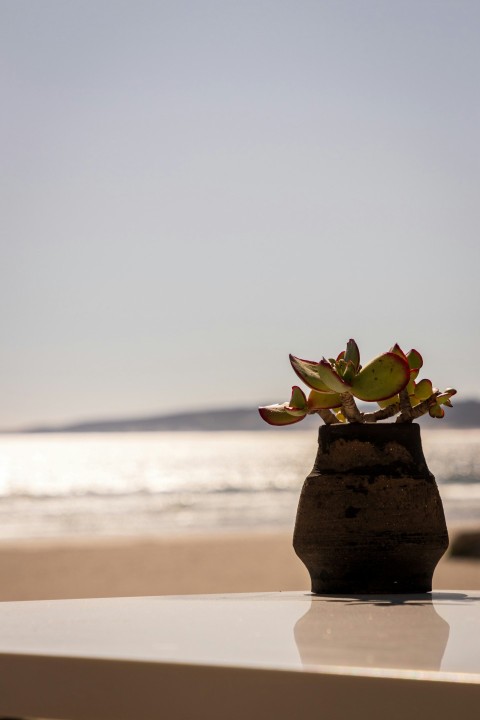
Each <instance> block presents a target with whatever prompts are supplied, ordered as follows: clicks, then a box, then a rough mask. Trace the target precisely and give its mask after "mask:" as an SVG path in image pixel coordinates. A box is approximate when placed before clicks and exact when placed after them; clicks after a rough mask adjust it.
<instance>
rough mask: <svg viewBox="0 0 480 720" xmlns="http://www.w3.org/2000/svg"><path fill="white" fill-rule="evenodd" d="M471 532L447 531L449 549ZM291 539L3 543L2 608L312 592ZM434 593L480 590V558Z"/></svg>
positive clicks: (447, 560) (438, 578)
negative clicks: (5, 604) (25, 603)
mask: <svg viewBox="0 0 480 720" xmlns="http://www.w3.org/2000/svg"><path fill="white" fill-rule="evenodd" d="M465 529H466V528H464V527H463V526H462V527H461V528H455V529H452V528H450V529H449V530H450V539H451V544H452V542H453V540H454V538H455V537H457V536H458V532H459V531H460V530H465ZM471 529H472V526H470V530H471ZM475 529H476V530H477V531H479V528H478V524H477V525H476V526H475ZM479 532H480V531H479ZM291 536H292V533H291V531H290V530H283V529H282V530H278V529H276V530H275V529H274V530H272V529H271V528H261V529H258V528H256V529H255V530H251V531H245V530H241V531H239V530H233V529H232V530H230V529H227V530H226V531H225V532H224V531H214V532H208V533H203V532H202V533H193V532H192V533H183V532H178V533H175V534H168V535H167V534H161V535H146V536H141V537H139V536H104V537H103V536H69V537H63V538H58V537H55V538H39V539H28V538H24V539H5V540H0V578H1V582H0V601H9V600H48V599H66V598H87V597H116V596H118V597H120V596H130V597H133V596H142V595H143V596H149V595H187V594H209V593H232V592H272V591H287V590H305V591H306V592H309V590H310V580H309V577H308V573H307V571H306V569H305V568H304V566H303V564H302V563H301V561H300V560H299V559H298V558H297V556H296V555H295V552H294V550H293V548H292V537H291ZM433 587H434V589H436V590H439V589H443V590H451V589H461V590H480V559H470V558H468V559H467V558H457V557H455V558H454V557H451V556H450V555H448V554H447V555H446V556H444V557H443V558H442V559H441V561H440V563H439V565H438V566H437V569H436V571H435V575H434V579H433Z"/></svg>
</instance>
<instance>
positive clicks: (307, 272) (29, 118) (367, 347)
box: [0, 0, 480, 428]
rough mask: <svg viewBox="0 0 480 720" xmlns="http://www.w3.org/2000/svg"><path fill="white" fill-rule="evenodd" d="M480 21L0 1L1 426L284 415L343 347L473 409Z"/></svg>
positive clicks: (323, 1) (349, 11)
mask: <svg viewBox="0 0 480 720" xmlns="http://www.w3.org/2000/svg"><path fill="white" fill-rule="evenodd" d="M479 23H480V4H479V3H477V2H476V1H475V0H413V1H411V0H402V2H401V3H393V2H390V0H384V1H381V0H243V1H242V2H236V1H235V2H234V1H233V0H168V1H167V0H166V1H162V0H155V1H150V0H135V1H133V0H130V1H128V2H127V1H125V0H95V2H93V1H92V2H85V1H84V0H1V2H0V87H1V96H2V112H1V114H0V160H1V167H2V173H1V180H0V182H1V192H0V243H1V263H0V337H1V340H2V342H1V345H0V427H3V428H10V427H17V426H18V427H20V426H24V425H29V424H35V423H40V422H51V423H55V422H63V421H73V420H81V419H87V418H113V417H123V416H141V415H144V414H160V413H169V412H176V411H184V410H188V409H199V408H215V407H228V406H235V405H241V406H244V407H248V406H250V405H257V404H259V403H264V402H283V401H285V400H287V399H288V398H289V395H290V388H291V386H292V385H293V384H295V383H296V382H297V380H296V376H295V375H294V374H293V371H292V370H291V368H290V365H289V361H288V353H290V352H292V353H294V354H295V355H298V356H300V357H303V358H307V359H312V360H318V359H320V358H321V357H322V356H323V355H325V356H326V357H331V356H333V355H336V354H338V352H339V351H340V349H341V348H342V347H344V345H345V343H346V341H347V340H348V339H349V338H350V337H353V338H355V339H356V341H357V342H358V344H359V346H360V350H361V353H362V359H363V361H364V362H366V361H368V360H369V359H370V358H371V357H374V356H375V355H378V354H380V353H381V352H384V351H386V350H388V349H389V348H390V347H391V346H392V345H393V344H394V343H395V342H399V343H400V345H401V346H402V347H403V348H404V349H405V350H409V349H410V348H411V347H415V348H416V349H417V350H419V351H420V352H421V353H422V355H423V357H424V361H425V365H424V373H423V376H424V377H429V378H430V379H431V380H432V381H433V383H434V385H436V386H438V387H440V388H442V389H443V388H445V387H447V386H454V387H456V388H457V390H458V391H459V395H458V397H459V398H464V399H465V398H467V397H477V398H480V378H479V374H478V371H477V368H476V363H475V358H476V357H478V356H479V355H480V337H479V331H478V326H479V322H478V315H479V312H478V311H479V308H480V289H479V288H480V283H479V280H478V275H479V269H480V262H479V261H480V257H479V254H480V250H479V229H480V202H479V188H480V182H479V181H480V82H479V80H480V43H479V42H478V28H479ZM452 412H453V411H452Z"/></svg>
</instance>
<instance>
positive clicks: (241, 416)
mask: <svg viewBox="0 0 480 720" xmlns="http://www.w3.org/2000/svg"><path fill="white" fill-rule="evenodd" d="M320 424H321V420H320V419H319V418H318V417H316V416H310V417H307V418H306V419H305V421H304V422H303V423H299V424H296V425H290V426H288V427H286V428H283V429H282V430H283V431H286V432H292V431H293V432H297V431H301V430H307V429H309V428H314V427H315V426H318V425H320ZM420 424H421V425H423V426H425V427H428V428H438V429H441V428H444V429H447V428H448V429H453V428H480V400H458V401H456V402H455V404H454V408H453V409H452V410H449V411H448V412H447V413H446V414H445V417H444V418H443V419H442V420H433V419H432V418H430V417H428V416H427V417H424V418H421V420H420ZM272 429H273V428H271V427H270V426H269V425H267V424H266V423H264V422H263V421H262V419H261V418H260V416H259V414H258V412H257V410H256V408H255V407H237V408H228V409H213V410H196V411H191V412H183V413H175V414H169V415H153V416H147V417H137V418H122V419H111V420H108V419H106V420H91V421H88V420H87V421H83V422H76V423H69V424H64V425H39V426H35V427H25V428H19V429H16V430H15V431H13V430H11V431H5V430H4V431H2V432H3V433H7V432H8V433H9V434H10V433H12V432H16V433H94V432H95V433H101V432H125V433H127V432H159V431H168V432H194V431H200V432H218V431H222V430H224V431H230V432H232V431H238V430H244V431H257V430H258V431H259V432H264V431H266V430H272Z"/></svg>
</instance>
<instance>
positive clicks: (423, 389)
mask: <svg viewBox="0 0 480 720" xmlns="http://www.w3.org/2000/svg"><path fill="white" fill-rule="evenodd" d="M432 393H433V385H432V381H431V380H427V378H424V379H423V380H420V382H418V383H417V384H416V385H415V397H417V398H418V399H419V400H420V401H421V400H427V398H429V397H430V396H431V395H432Z"/></svg>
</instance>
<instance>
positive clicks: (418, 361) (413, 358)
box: [407, 349, 423, 370]
mask: <svg viewBox="0 0 480 720" xmlns="http://www.w3.org/2000/svg"><path fill="white" fill-rule="evenodd" d="M407 360H408V367H409V368H410V370H420V368H421V367H422V366H423V358H422V356H421V355H420V353H419V352H418V350H413V349H412V350H410V352H408V353H407Z"/></svg>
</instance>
